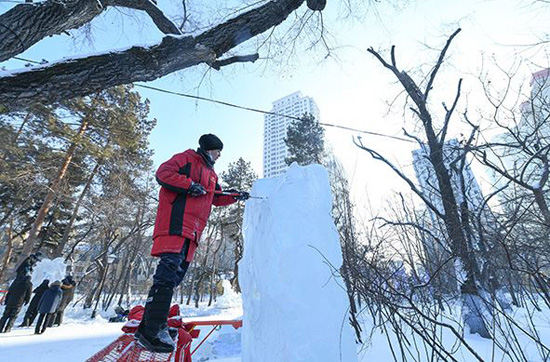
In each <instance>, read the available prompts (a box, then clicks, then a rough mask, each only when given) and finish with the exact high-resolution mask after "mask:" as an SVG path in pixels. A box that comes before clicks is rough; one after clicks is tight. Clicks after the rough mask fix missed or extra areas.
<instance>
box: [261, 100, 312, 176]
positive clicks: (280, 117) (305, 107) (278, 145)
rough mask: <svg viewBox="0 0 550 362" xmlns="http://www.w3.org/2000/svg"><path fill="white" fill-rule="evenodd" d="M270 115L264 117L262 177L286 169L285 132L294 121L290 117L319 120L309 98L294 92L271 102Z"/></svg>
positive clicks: (279, 172)
mask: <svg viewBox="0 0 550 362" xmlns="http://www.w3.org/2000/svg"><path fill="white" fill-rule="evenodd" d="M271 112H272V113H276V114H266V115H265V117H264V170H263V176H264V177H275V176H278V175H280V174H281V173H282V172H283V171H284V170H285V169H286V168H287V165H286V163H285V158H286V157H288V156H289V155H288V149H287V147H286V144H285V140H284V139H285V137H286V131H287V128H288V126H289V125H290V124H291V123H292V122H293V121H294V120H293V119H292V118H288V117H285V116H292V117H302V116H303V115H304V114H305V113H310V114H311V115H313V116H314V117H315V119H317V120H319V108H318V107H317V104H316V103H315V101H314V100H313V98H311V97H304V96H302V93H301V92H294V93H292V94H290V95H288V96H286V97H283V98H281V99H278V100H276V101H275V102H273V108H272V109H271Z"/></svg>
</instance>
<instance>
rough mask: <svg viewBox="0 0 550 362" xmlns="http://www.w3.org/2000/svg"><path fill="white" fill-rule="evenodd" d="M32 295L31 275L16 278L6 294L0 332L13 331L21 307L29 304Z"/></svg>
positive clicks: (0, 319)
mask: <svg viewBox="0 0 550 362" xmlns="http://www.w3.org/2000/svg"><path fill="white" fill-rule="evenodd" d="M31 295H32V283H31V276H30V275H27V276H25V277H23V279H15V280H14V281H13V283H12V284H11V286H10V288H9V289H8V295H7V296H6V300H5V304H6V309H4V314H3V315H2V318H0V333H7V332H9V331H11V328H12V327H13V324H14V323H15V320H16V319H17V316H18V315H19V312H20V311H21V307H23V304H28V303H29V300H31Z"/></svg>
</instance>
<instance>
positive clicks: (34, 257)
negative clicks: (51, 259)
mask: <svg viewBox="0 0 550 362" xmlns="http://www.w3.org/2000/svg"><path fill="white" fill-rule="evenodd" d="M41 257H42V253H41V252H39V251H37V252H36V253H33V254H31V255H29V256H28V257H26V258H25V259H24V260H23V261H22V262H21V264H19V266H18V267H17V269H16V270H15V272H16V273H17V276H16V279H23V278H24V277H25V276H27V275H31V274H32V270H33V268H34V267H35V265H36V264H37V263H38V262H39V261H40V258H41Z"/></svg>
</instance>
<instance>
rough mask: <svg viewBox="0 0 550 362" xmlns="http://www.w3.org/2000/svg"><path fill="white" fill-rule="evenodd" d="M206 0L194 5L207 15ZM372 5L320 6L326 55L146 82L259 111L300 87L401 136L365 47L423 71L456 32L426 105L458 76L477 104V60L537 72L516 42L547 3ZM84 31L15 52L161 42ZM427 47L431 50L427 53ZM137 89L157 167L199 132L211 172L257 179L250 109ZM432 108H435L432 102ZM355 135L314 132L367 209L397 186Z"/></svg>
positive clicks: (258, 122)
mask: <svg viewBox="0 0 550 362" xmlns="http://www.w3.org/2000/svg"><path fill="white" fill-rule="evenodd" d="M215 3H217V2H214V1H207V2H205V4H207V5H208V6H209V8H210V9H212V8H213V7H215ZM160 4H161V5H162V2H161V3H160ZM375 5H376V6H377V8H376V11H372V10H370V11H367V12H365V14H362V13H360V12H355V13H354V15H356V17H355V19H351V18H347V19H345V15H346V13H345V8H343V7H342V2H337V1H331V0H329V1H328V4H327V8H326V10H325V11H324V13H323V21H324V23H325V25H326V29H327V31H328V32H329V33H330V37H329V39H330V41H331V44H332V45H333V46H334V50H333V51H332V56H331V57H329V58H327V59H325V58H324V56H325V54H326V53H325V52H324V51H323V49H317V50H311V49H308V45H309V43H307V42H306V40H307V39H306V38H305V37H304V38H300V39H301V40H300V43H299V44H298V47H297V50H296V54H295V56H290V55H289V54H288V53H283V54H282V55H281V56H280V58H276V59H275V60H266V59H262V58H264V57H266V56H267V54H266V52H265V51H261V52H260V57H261V59H260V60H259V61H257V62H256V63H255V64H249V63H247V64H236V65H232V66H229V67H226V68H223V69H222V71H220V72H217V71H215V70H212V69H208V68H207V67H206V66H199V67H195V68H193V69H188V70H185V71H183V72H180V73H177V74H173V75H170V76H167V77H164V78H162V79H159V80H156V81H154V82H150V83H147V84H148V85H151V86H155V87H160V88H165V89H169V90H173V91H177V92H182V93H188V94H198V95H200V96H202V97H210V98H214V99H219V100H222V101H226V102H230V103H234V104H238V105H242V106H246V107H252V108H258V109H263V110H266V111H269V110H270V109H271V102H272V101H274V100H276V99H279V98H281V97H283V96H285V95H287V94H290V93H292V92H294V91H297V90H300V91H301V92H302V93H303V94H304V95H308V96H311V97H313V98H314V99H315V100H316V102H317V104H318V105H319V108H320V110H321V120H322V122H325V123H333V124H339V125H343V126H348V127H354V128H359V129H365V130H369V131H374V132H380V133H385V134H390V135H398V136H401V135H402V131H401V128H402V127H403V126H405V127H406V128H407V129H408V130H409V131H412V130H414V123H413V121H412V117H411V115H410V112H407V111H406V109H403V106H402V100H403V99H404V98H403V97H400V98H399V97H398V95H399V94H400V89H399V87H397V86H396V84H395V80H394V77H393V76H392V75H391V74H390V73H389V72H388V71H387V70H385V69H383V67H382V66H381V65H380V64H379V63H378V62H377V61H376V60H375V59H374V58H373V57H372V56H371V55H369V54H367V52H366V49H367V48H368V47H370V46H372V47H374V48H375V49H388V48H389V47H390V46H391V45H393V44H395V45H396V46H397V60H398V65H399V66H400V67H401V68H402V69H405V70H411V69H414V68H416V67H417V66H418V65H429V64H433V60H434V59H435V58H436V56H437V49H440V48H441V46H442V44H444V42H445V40H446V37H447V36H448V35H449V34H451V33H452V32H453V31H454V30H456V28H457V27H459V26H460V27H461V28H462V29H463V31H462V33H461V34H459V36H458V37H457V38H456V41H455V42H454V43H453V46H452V48H451V51H450V53H449V55H450V59H449V62H448V66H447V67H446V68H445V69H444V70H443V71H442V73H441V81H440V82H439V83H437V84H436V86H437V88H436V91H437V93H436V92H434V105H438V104H440V101H443V100H447V102H450V101H451V99H452V96H453V93H454V90H455V87H456V82H457V81H458V78H460V77H463V78H465V82H464V102H463V103H461V107H462V108H464V107H466V106H468V108H469V109H471V108H478V107H483V105H482V104H481V103H479V104H478V101H479V97H478V95H477V93H476V92H478V91H479V90H478V89H476V85H475V84H476V82H475V74H476V73H477V72H478V71H479V69H480V68H481V64H482V60H483V59H485V66H486V67H487V59H490V58H491V57H492V56H494V57H495V58H497V59H499V62H502V63H503V64H511V63H512V62H513V61H514V59H517V57H522V58H525V59H528V61H526V62H525V64H524V66H523V67H522V68H521V72H523V73H522V74H524V76H525V77H527V76H528V74H529V73H530V72H531V71H532V70H535V69H536V67H537V66H542V67H548V59H547V56H546V52H545V51H544V49H542V50H541V48H540V47H539V48H526V47H524V46H521V45H524V44H528V43H534V42H536V41H538V40H540V38H542V37H544V36H545V34H546V32H547V31H548V30H549V29H550V27H548V26H547V19H548V8H550V6H544V4H540V5H536V4H535V5H533V2H531V1H524V0H507V1H505V0H501V1H481V0H477V1H476V0H464V1H460V2H457V1H450V0H444V1H436V0H422V1H407V2H406V4H405V5H404V6H402V7H400V8H397V7H393V6H388V5H387V4H385V3H375ZM11 6H13V4H9V3H0V12H4V11H6V10H7V9H9V8H10V7H11ZM363 15H364V16H363ZM314 16H317V15H314ZM121 19H122V20H123V21H121ZM290 19H291V20H290V21H294V20H293V18H292V17H291V18H290ZM92 27H93V31H92V34H93V46H89V44H88V43H87V42H82V41H80V40H79V39H82V35H81V34H82V32H78V31H75V32H71V36H67V35H62V36H56V37H51V38H48V39H45V40H44V41H42V42H41V43H39V44H37V45H35V46H33V47H32V48H31V49H29V50H28V51H26V52H25V53H23V54H21V55H20V56H22V57H27V58H30V59H36V60H40V59H42V58H45V59H47V60H50V61H54V60H57V59H60V58H62V57H70V56H72V55H75V54H85V53H94V52H98V51H102V50H104V49H117V48H124V47H128V46H129V45H132V44H153V43H155V42H157V41H159V40H160V39H161V37H162V34H160V33H159V32H158V30H156V28H155V27H154V25H152V23H151V22H150V21H149V20H148V18H147V17H146V16H141V15H139V14H138V15H137V16H134V17H132V18H128V17H127V16H123V15H121V14H120V13H119V12H118V11H113V10H111V11H109V12H107V13H106V14H105V15H103V16H101V17H100V18H98V19H94V20H93V22H92ZM254 45H255V40H252V41H249V42H248V44H245V45H243V46H242V47H240V48H239V51H240V52H241V53H240V54H246V51H247V50H250V49H252V48H254ZM428 46H431V47H434V48H435V49H428ZM530 62H532V63H531V64H530ZM0 65H4V66H6V67H7V68H8V69H15V68H20V67H22V65H23V63H21V62H19V61H9V62H5V63H2V64H0ZM412 74H414V72H412ZM138 90H139V92H140V93H141V94H142V95H143V96H145V97H147V98H149V99H150V100H151V115H152V116H153V117H156V118H157V119H158V125H157V127H156V129H155V130H154V131H153V133H152V135H151V139H150V140H151V147H152V148H153V150H154V151H155V156H154V160H155V163H156V164H157V165H158V164H160V163H161V162H162V161H164V160H166V159H168V158H169V157H170V156H171V155H172V154H174V153H177V152H181V151H183V150H185V149H187V148H195V147H196V146H197V140H198V138H199V136H200V135H201V134H203V133H215V134H217V135H218V136H219V137H220V138H221V139H222V140H223V141H224V144H225V147H224V151H223V153H222V157H221V159H220V161H219V162H218V164H217V165H216V168H217V170H218V172H220V171H223V170H224V169H226V168H227V165H228V164H229V163H230V162H234V161H236V160H237V159H238V158H239V157H243V158H244V159H245V160H247V161H251V162H252V165H253V167H254V169H255V170H256V172H257V173H258V174H261V165H262V132H263V117H262V115H261V114H257V113H252V112H248V111H244V110H237V109H233V108H228V107H225V106H222V105H217V104H212V103H207V102H202V101H193V100H190V99H186V98H181V97H177V96H173V95H167V94H163V93H158V92H155V91H151V90H146V89H139V88H138ZM396 97H398V98H397V99H398V102H397V103H396V105H394V107H393V108H392V110H391V111H390V112H388V103H389V102H392V101H393V100H394V99H396ZM400 102H401V103H400ZM434 109H436V110H438V111H439V110H440V107H439V108H438V106H435V108H434ZM456 124H457V126H456V127H453V128H452V129H451V132H453V133H454V134H459V133H460V132H463V129H461V127H460V126H459V125H458V122H457V123H456ZM355 135H356V134H354V133H351V132H347V131H342V130H335V129H327V132H326V136H327V140H328V141H329V143H330V144H331V146H332V148H333V149H334V151H335V153H336V155H337V156H338V157H339V158H340V159H341V160H342V162H343V163H344V165H345V168H346V170H347V171H348V174H349V177H350V178H351V179H352V182H353V190H354V196H355V197H356V198H357V199H359V200H364V198H365V195H366V194H367V193H368V194H369V195H370V198H371V201H373V202H375V203H379V202H380V201H382V200H383V199H384V198H386V197H387V195H388V194H389V193H390V192H391V191H392V190H401V189H406V186H405V185H404V184H403V183H402V182H401V181H399V180H397V179H396V178H395V177H394V176H393V175H392V174H391V172H389V171H388V170H387V169H386V168H385V167H384V166H383V165H381V164H379V163H377V162H375V161H373V160H371V159H370V157H369V156H368V155H367V154H366V153H365V152H363V151H361V150H359V149H357V148H356V147H355V146H353V144H352V142H351V140H352V137H353V136H355ZM363 140H364V141H365V142H367V143H368V144H369V145H370V146H372V147H374V148H376V149H378V150H380V151H381V152H384V153H385V154H387V155H389V157H390V158H392V159H394V160H395V161H396V162H398V163H399V164H400V165H402V166H404V167H406V168H407V167H408V166H409V165H410V162H411V155H410V152H411V150H412V149H413V146H414V145H411V144H408V143H404V142H399V141H394V140H391V139H388V138H379V137H374V136H364V137H363ZM409 169H410V168H409Z"/></svg>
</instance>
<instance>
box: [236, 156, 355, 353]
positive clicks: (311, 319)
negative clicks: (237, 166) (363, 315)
mask: <svg viewBox="0 0 550 362" xmlns="http://www.w3.org/2000/svg"><path fill="white" fill-rule="evenodd" d="M252 195H257V196H262V197H264V199H261V200H258V199H251V200H250V201H248V202H247V204H246V209H245V215H244V227H243V234H244V255H243V259H242V260H241V262H240V263H239V282H240V285H241V288H242V299H243V313H244V316H243V331H242V361H244V362H248V361H254V362H256V361H262V362H269V361H292V362H300V361H307V362H311V361H315V362H323V361H326V362H337V361H345V362H352V361H357V352H356V347H355V344H354V338H353V334H352V330H351V327H350V326H349V323H348V307H349V303H348V299H347V296H346V292H345V289H344V287H343V282H342V280H341V279H340V278H339V276H337V270H338V269H339V268H340V266H341V264H342V256H341V250H340V242H339V239H338V234H337V232H336V229H335V227H334V223H333V220H332V217H331V215H330V212H331V192H330V186H329V181H328V175H327V172H326V171H325V169H324V168H323V167H322V166H319V165H311V166H306V167H301V166H298V165H297V164H292V165H291V166H290V168H289V169H288V170H287V172H286V173H285V174H283V175H282V176H280V177H278V178H271V179H261V180H258V181H256V182H255V184H254V187H253V189H252ZM335 269H336V270H335Z"/></svg>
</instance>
